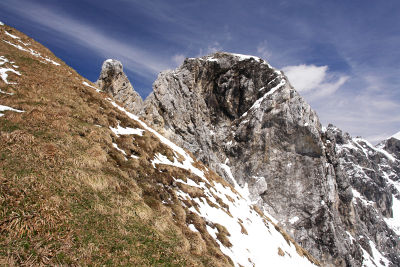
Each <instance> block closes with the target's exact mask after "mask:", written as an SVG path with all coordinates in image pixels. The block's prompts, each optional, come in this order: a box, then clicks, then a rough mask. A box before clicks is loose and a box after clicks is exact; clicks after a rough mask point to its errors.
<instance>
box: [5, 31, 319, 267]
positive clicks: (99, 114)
mask: <svg viewBox="0 0 400 267" xmlns="http://www.w3.org/2000/svg"><path fill="white" fill-rule="evenodd" d="M0 40H1V41H0V77H1V79H0V89H1V91H0V203H1V209H0V232H1V238H0V264H1V265H6V266H13V265H21V266H22V265H29V266H31V265H65V266H80V265H84V266H85V265H93V266H100V265H101V266H103V265H109V266H119V265H127V266H254V265H256V266H265V265H273V266H279V265H280V266H291V265H296V266H311V265H318V264H319V263H318V261H317V260H315V259H314V258H313V257H312V256H311V255H310V254H309V253H308V252H307V251H306V250H304V249H303V248H302V247H301V246H299V245H298V244H297V243H296V242H295V241H294V240H293V239H292V237H291V236H290V235H289V234H287V233H286V232H285V231H284V230H283V228H282V227H281V226H280V225H279V223H278V222H277V221H276V220H275V219H274V218H273V217H272V216H271V215H270V214H268V213H267V212H262V211H261V210H260V209H259V208H258V207H256V206H255V205H254V204H253V202H252V201H251V199H250V197H249V196H251V195H252V194H250V193H249V191H248V189H247V188H241V187H240V186H238V185H237V184H236V183H235V180H234V179H231V180H230V182H231V184H229V183H228V182H226V181H225V180H224V179H222V178H221V177H220V176H218V175H217V174H216V173H215V172H214V171H213V170H211V169H209V168H208V167H207V166H206V165H204V164H203V163H201V162H200V161H198V160H196V158H195V157H194V156H193V155H192V154H191V153H190V152H188V151H186V150H185V149H183V148H181V147H179V146H178V145H176V144H175V143H173V142H172V141H170V140H169V139H167V138H165V137H164V136H162V135H160V134H159V133H158V132H156V131H155V130H153V129H152V128H151V127H150V126H148V125H147V124H146V123H145V122H144V121H143V120H141V119H140V118H139V117H137V116H136V115H134V114H132V113H131V112H129V111H127V110H126V109H125V108H123V107H121V105H122V104H124V105H125V106H126V107H127V109H128V108H129V109H130V110H135V109H136V108H137V107H136V106H135V105H132V103H131V102H132V101H133V102H135V101H139V102H140V100H138V99H137V94H136V93H135V92H134V91H133V87H132V86H131V85H130V83H129V81H127V79H126V76H125V75H124V74H123V72H122V65H121V64H119V63H118V62H115V61H108V62H106V63H105V64H104V65H103V72H102V75H101V76H100V81H99V82H98V83H97V84H98V85H99V86H101V88H102V89H103V90H104V91H105V92H106V93H104V92H101V91H100V90H99V89H98V88H97V87H96V86H95V85H94V84H92V83H91V82H89V81H88V80H86V79H85V78H83V77H81V76H80V75H78V74H77V73H76V72H75V71H74V70H73V69H71V68H70V67H68V66H67V65H66V64H65V63H63V62H62V61H61V60H60V59H58V58H56V57H55V56H54V55H53V54H52V53H51V52H50V51H49V50H48V49H46V48H45V47H43V46H42V45H40V44H38V43H37V42H35V41H34V40H33V39H31V38H29V37H27V36H25V35H24V34H22V33H21V32H18V31H17V30H15V29H13V28H11V27H9V26H6V25H4V24H2V23H1V24H0ZM121 92H123V93H121ZM114 96H115V99H113V98H112V97H114ZM117 100H118V101H121V102H122V103H120V102H118V101H117ZM135 103H136V102H135ZM223 167H224V168H225V171H226V172H227V174H230V173H229V167H228V166H227V165H224V166H223Z"/></svg>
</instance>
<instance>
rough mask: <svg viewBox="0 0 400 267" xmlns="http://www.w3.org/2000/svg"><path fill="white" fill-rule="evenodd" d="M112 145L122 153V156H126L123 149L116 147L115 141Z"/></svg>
mask: <svg viewBox="0 0 400 267" xmlns="http://www.w3.org/2000/svg"><path fill="white" fill-rule="evenodd" d="M113 147H114V148H115V149H116V150H118V151H119V152H121V153H122V154H124V156H126V153H125V151H124V150H122V149H121V148H119V147H118V145H117V144H116V143H113Z"/></svg>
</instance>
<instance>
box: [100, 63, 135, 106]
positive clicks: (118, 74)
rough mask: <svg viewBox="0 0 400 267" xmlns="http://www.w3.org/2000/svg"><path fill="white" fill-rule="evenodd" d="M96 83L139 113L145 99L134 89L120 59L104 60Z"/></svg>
mask: <svg viewBox="0 0 400 267" xmlns="http://www.w3.org/2000/svg"><path fill="white" fill-rule="evenodd" d="M96 85H97V86H98V87H99V88H100V89H101V90H102V91H104V92H106V93H108V94H109V95H110V96H112V97H113V98H114V99H116V100H117V101H119V102H121V103H122V104H124V106H125V108H127V109H128V110H129V111H131V112H133V113H135V114H137V113H139V111H140V110H141V108H142V105H143V100H142V98H141V97H140V95H139V94H138V93H137V92H136V91H135V90H134V89H133V87H132V85H131V83H130V82H129V80H128V77H126V75H125V73H124V71H123V67H122V64H121V62H119V61H118V60H115V59H107V60H106V61H104V63H103V66H102V68H101V73H100V77H99V79H98V80H97V82H96Z"/></svg>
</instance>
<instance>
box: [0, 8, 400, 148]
mask: <svg viewBox="0 0 400 267" xmlns="http://www.w3.org/2000/svg"><path fill="white" fill-rule="evenodd" d="M0 21H3V22H4V23H6V24H8V25H11V26H13V27H16V28H17V29H18V30H20V31H22V32H24V33H26V34H28V35H29V36H31V37H33V38H34V39H36V40H37V41H39V42H41V43H42V44H44V45H46V46H47V47H48V48H49V49H51V50H52V51H53V52H54V53H55V54H56V55H57V56H58V57H60V58H61V59H63V60H64V61H65V62H66V63H67V64H69V65H70V66H72V67H73V68H74V69H76V70H77V71H78V72H79V73H80V74H82V75H83V76H85V77H87V78H88V79H89V80H92V81H95V80H97V77H98V75H99V72H100V68H101V64H102V62H103V60H105V59H107V58H116V59H118V60H120V61H122V63H123V65H124V69H125V71H126V73H127V75H128V77H129V78H130V80H131V82H132V84H133V86H134V88H135V90H136V91H138V92H139V94H140V95H141V96H142V97H146V96H147V95H148V94H149V93H150V92H151V91H152V83H153V82H154V80H155V79H156V77H157V74H158V73H159V72H160V71H162V70H165V69H172V68H175V67H176V66H178V65H179V64H180V63H181V62H182V61H183V59H184V58H185V57H196V56H202V55H206V54H208V53H211V52H215V51H228V52H235V53H242V54H251V55H256V56H259V57H262V58H264V59H266V60H267V61H268V62H269V63H270V64H271V65H273V66H275V67H277V68H280V69H283V70H284V71H285V73H286V74H287V75H288V76H289V79H290V81H291V83H292V84H293V85H294V86H295V87H296V89H297V90H298V91H299V92H300V93H301V94H302V95H303V96H304V97H305V99H306V100H307V101H308V102H309V103H310V104H311V106H312V107H313V108H314V109H315V110H316V111H317V112H318V114H319V117H320V119H321V121H322V123H323V124H324V125H327V123H329V122H331V123H333V124H335V125H337V126H339V127H340V128H342V129H343V130H345V131H348V132H349V133H350V134H352V135H353V136H357V135H361V136H363V137H365V138H367V139H368V140H370V141H371V142H377V141H378V140H380V139H382V138H385V137H388V136H390V135H392V134H394V133H396V132H398V131H400V49H399V48H400V1H397V0H388V1H368V0H367V1H365V0H363V1H358V0H352V1H342V0H335V1H333V0H332V1H329V0H326V1H321V0H297V1H261V0H260V1H255V0H254V1H253V0H249V1H225V0H219V1H207V0H193V1H177V0H175V1H167V0H158V1H157V0H153V1H150V0H148V1H143V0H141V1H136V0H114V1H103V0H97V1H95V0H92V1H88V0H79V1H78V0H68V1H57V0H41V1H33V0H30V1H29V0H2V1H1V2H0Z"/></svg>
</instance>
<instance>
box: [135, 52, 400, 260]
mask: <svg viewBox="0 0 400 267" xmlns="http://www.w3.org/2000/svg"><path fill="white" fill-rule="evenodd" d="M153 87H154V91H153V93H152V94H150V96H149V97H148V98H147V99H146V100H145V101H144V103H143V109H142V111H141V112H140V115H141V116H142V117H143V118H144V119H145V121H146V123H148V124H150V125H152V126H153V127H155V128H156V129H158V131H160V133H162V134H163V135H164V136H166V137H167V138H169V139H171V140H173V141H174V142H176V143H177V144H179V145H180V146H182V147H184V148H186V149H188V150H189V151H191V152H192V153H193V154H194V155H195V156H196V157H197V158H198V159H199V160H200V161H201V162H203V163H204V164H206V165H208V166H209V167H210V168H211V169H212V170H214V171H215V172H217V173H218V174H219V175H221V176H222V177H224V178H225V180H226V181H228V182H229V183H231V184H236V183H238V184H239V185H240V187H241V188H248V190H249V192H250V199H251V200H252V201H253V202H254V203H257V206H258V207H259V208H260V209H262V210H263V211H264V212H265V213H267V214H270V215H272V217H274V218H276V219H277V221H278V225H279V226H281V227H282V228H284V229H285V230H286V231H288V233H289V234H290V235H292V236H293V237H294V239H295V240H296V241H297V242H298V243H299V244H301V245H302V246H303V247H304V248H306V249H307V250H308V251H310V253H311V254H312V255H313V256H314V257H315V258H317V259H318V260H319V261H320V262H321V263H322V265H324V266H399V265H400V258H399V255H400V253H399V252H400V250H399V232H398V225H399V222H400V221H399V218H398V216H397V215H398V214H397V210H398V209H396V208H397V205H398V201H399V200H400V194H399V188H398V184H399V180H400V178H399V177H400V176H399V174H400V172H399V162H400V161H399V159H400V158H399V157H398V154H396V153H399V150H398V147H397V146H396V144H397V143H395V144H392V141H388V142H386V143H385V144H383V147H382V148H380V147H374V146H372V145H371V144H369V143H368V142H367V141H365V140H362V139H359V138H354V139H353V138H351V137H350V136H349V135H348V134H343V133H342V131H341V130H339V129H337V128H335V127H333V126H329V127H328V128H327V129H324V128H323V127H322V126H321V124H320V122H319V119H318V116H317V114H316V113H315V112H314V111H313V110H312V109H311V107H310V106H309V105H308V104H307V103H306V102H305V100H304V99H303V98H302V97H301V96H300V95H299V94H298V92H297V91H296V90H295V89H294V88H293V87H292V86H291V85H290V82H289V80H288V79H287V77H286V76H285V75H284V74H283V73H282V72H281V71H279V70H276V69H274V68H272V67H271V66H270V65H269V64H268V63H267V62H266V61H264V60H262V59H260V58H257V57H254V56H245V55H239V54H231V53H223V52H219V53H214V54H211V55H209V56H205V57H201V58H188V59H186V60H185V61H184V62H183V64H182V65H181V66H180V67H178V68H177V69H175V70H170V71H165V72H162V73H161V74H160V75H159V76H158V78H157V80H156V81H155V83H154V86H153ZM392 139H393V140H396V139H394V138H392Z"/></svg>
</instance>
